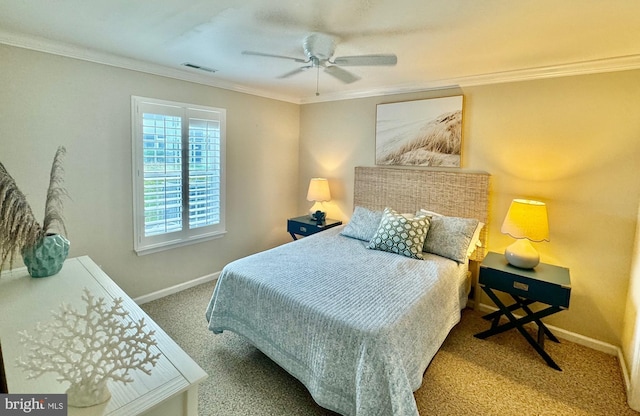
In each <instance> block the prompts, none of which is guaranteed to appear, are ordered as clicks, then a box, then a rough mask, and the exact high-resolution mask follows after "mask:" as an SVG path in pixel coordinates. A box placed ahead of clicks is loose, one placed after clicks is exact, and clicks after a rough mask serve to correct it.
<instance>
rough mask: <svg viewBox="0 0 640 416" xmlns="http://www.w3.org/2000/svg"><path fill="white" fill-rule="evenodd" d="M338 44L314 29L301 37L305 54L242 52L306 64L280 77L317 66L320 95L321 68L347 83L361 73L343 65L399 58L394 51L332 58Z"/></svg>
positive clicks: (388, 62) (389, 62)
mask: <svg viewBox="0 0 640 416" xmlns="http://www.w3.org/2000/svg"><path fill="white" fill-rule="evenodd" d="M335 48H336V40H335V38H334V37H333V36H330V35H326V34H324V33H312V34H310V35H308V36H306V37H305V38H304V40H303V41H302V49H303V50H304V54H305V56H306V58H295V57H291V56H284V55H274V54H270V53H263V52H254V51H243V52H242V54H243V55H254V56H265V57H269V58H280V59H289V60H292V61H294V62H299V63H301V64H304V65H303V66H300V67H299V68H296V69H294V70H293V71H289V72H287V73H285V74H283V75H280V76H279V77H278V78H288V77H290V76H292V75H296V74H299V73H301V72H304V71H307V70H309V69H313V68H316V71H317V75H316V95H320V94H319V93H318V81H319V74H320V69H321V68H322V70H323V71H324V72H326V73H327V74H329V75H331V76H333V77H334V78H336V79H338V80H340V81H342V82H344V83H345V84H350V83H352V82H355V81H357V80H359V79H360V77H359V76H357V75H355V74H353V73H351V72H349V71H347V70H346V69H343V68H342V67H343V66H392V65H395V64H396V63H397V62H398V58H397V57H396V55H393V54H377V55H356V56H340V57H336V58H333V54H334V53H335Z"/></svg>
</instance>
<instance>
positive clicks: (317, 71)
mask: <svg viewBox="0 0 640 416" xmlns="http://www.w3.org/2000/svg"><path fill="white" fill-rule="evenodd" d="M318 85H320V66H316V97H317V96H318V95H320V93H319V92H318Z"/></svg>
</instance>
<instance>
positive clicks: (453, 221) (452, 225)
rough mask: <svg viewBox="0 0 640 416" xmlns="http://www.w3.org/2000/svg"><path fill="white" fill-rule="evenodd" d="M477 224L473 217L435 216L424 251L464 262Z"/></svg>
mask: <svg viewBox="0 0 640 416" xmlns="http://www.w3.org/2000/svg"><path fill="white" fill-rule="evenodd" d="M477 226H478V220H476V219H473V218H459V217H445V216H440V217H438V216H433V217H432V218H431V224H430V225H429V232H428V233H427V238H426V239H425V242H424V251H426V252H427V253H432V254H437V255H439V256H442V257H446V258H448V259H451V260H455V261H457V262H458V263H464V262H465V261H467V258H468V257H467V252H468V250H469V246H470V244H471V241H472V239H473V234H474V232H475V230H476V227H477Z"/></svg>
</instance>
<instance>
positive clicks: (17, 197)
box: [0, 146, 68, 271]
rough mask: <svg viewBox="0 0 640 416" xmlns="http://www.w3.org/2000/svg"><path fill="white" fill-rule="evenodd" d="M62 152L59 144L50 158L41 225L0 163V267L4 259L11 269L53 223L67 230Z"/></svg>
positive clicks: (45, 233)
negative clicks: (63, 215)
mask: <svg viewBox="0 0 640 416" xmlns="http://www.w3.org/2000/svg"><path fill="white" fill-rule="evenodd" d="M65 154H66V149H65V148H64V147H62V146H60V147H59V148H58V150H57V151H56V155H55V157H54V159H53V164H52V166H51V174H50V178H49V188H48V190H47V200H46V203H45V216H44V222H43V224H42V225H40V223H38V221H37V220H36V218H35V216H34V215H33V211H32V210H31V206H30V205H29V203H28V202H27V198H26V197H25V195H24V194H23V193H22V192H21V191H20V189H19V188H18V186H17V185H16V181H15V180H14V179H13V177H12V176H11V175H10V174H9V172H7V169H6V168H5V167H4V165H3V164H2V163H0V271H2V267H3V265H4V264H5V263H6V262H8V263H9V269H11V268H12V267H13V261H14V259H15V257H16V254H17V253H19V252H20V251H22V250H24V249H25V248H29V247H33V246H34V245H35V244H37V243H38V241H40V239H42V238H43V237H44V236H45V235H47V233H49V232H50V231H51V229H52V228H53V226H54V225H56V226H57V228H58V229H61V230H64V232H65V234H66V227H65V225H64V219H63V217H62V199H63V197H66V196H68V195H67V192H66V190H65V189H64V188H63V186H62V183H63V174H64V170H63V169H62V158H63V157H64V155H65Z"/></svg>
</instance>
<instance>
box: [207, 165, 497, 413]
mask: <svg viewBox="0 0 640 416" xmlns="http://www.w3.org/2000/svg"><path fill="white" fill-rule="evenodd" d="M488 183H489V175H488V174H486V173H484V172H467V171H450V170H447V171H439V170H426V169H421V170H418V169H401V168H387V167H385V168H378V167H357V168H356V169H355V183H354V185H355V186H354V207H355V208H356V209H355V210H354V215H353V216H352V219H351V221H350V223H353V224H352V225H354V226H353V227H350V225H349V224H347V225H346V226H341V227H335V228H332V229H329V230H326V231H323V232H321V233H317V234H314V235H312V236H309V237H306V238H304V239H300V240H298V241H295V242H291V243H288V244H284V245H282V246H279V247H276V248H273V249H271V250H267V251H264V252H261V253H257V254H254V255H251V256H249V257H246V258H243V259H240V260H236V261H234V262H232V263H229V264H228V265H227V266H225V268H224V269H223V271H222V272H221V274H220V277H219V279H218V283H217V284H216V287H215V289H214V293H213V295H212V298H211V301H210V303H209V305H208V307H207V310H206V317H207V320H208V322H209V329H210V330H211V331H213V332H214V333H220V332H222V331H225V330H230V331H233V332H235V333H237V334H240V335H242V336H244V337H246V338H247V339H248V340H249V341H250V342H251V343H252V344H254V345H255V346H256V347H257V348H258V349H260V350H261V351H262V352H263V353H265V354H266V355H267V356H269V357H270V358H271V359H272V360H273V361H275V362H276V363H278V364H279V365H280V366H281V367H282V368H284V369H285V370H286V371H288V372H289V373H290V374H291V375H293V376H294V377H296V378H297V379H298V380H300V381H301V382H302V383H303V384H304V385H305V386H306V388H307V389H308V390H309V392H310V393H311V395H312V397H313V398H314V400H315V401H316V402H317V403H318V404H319V405H321V406H323V407H325V408H327V409H330V410H332V411H335V412H338V413H340V414H343V415H347V416H351V415H354V416H356V415H357V416H362V415H367V416H369V415H397V416H400V415H411V416H414V415H417V414H418V410H417V406H416V403H415V399H414V397H413V392H414V391H415V390H417V389H418V388H419V387H420V384H421V382H422V377H423V373H424V371H425V370H426V368H427V366H428V364H429V362H430V361H431V360H432V358H433V357H434V355H435V354H436V352H437V351H438V349H439V347H440V345H441V344H442V342H443V341H444V340H445V338H446V336H447V334H448V333H449V331H450V330H451V329H452V328H453V326H455V324H457V323H458V322H459V320H460V310H461V309H462V308H464V306H465V305H466V302H467V295H468V293H469V283H468V281H469V278H468V275H469V273H468V270H469V261H478V260H481V259H482V258H483V257H484V250H485V247H486V227H475V229H474V231H475V234H474V237H475V240H477V244H476V241H475V240H474V241H473V249H472V250H471V249H469V248H467V249H466V250H465V254H464V256H463V257H464V259H462V258H458V259H457V260H454V259H451V258H448V257H445V256H443V255H439V254H437V253H433V252H432V251H436V252H437V251H438V250H441V248H442V247H445V246H446V244H439V245H437V247H436V246H434V245H433V244H432V247H435V248H434V249H433V250H431V249H430V250H429V251H428V252H421V253H419V254H417V256H418V257H422V258H421V259H416V258H412V254H409V255H402V254H398V253H397V252H393V251H392V250H386V249H380V247H374V248H376V249H370V246H371V245H375V244H374V241H378V238H377V237H379V235H380V234H379V233H380V230H381V228H382V224H383V223H384V222H385V221H387V220H388V219H389V218H391V219H394V220H397V221H400V222H403V221H405V220H402V218H400V217H401V215H400V213H404V214H405V215H404V216H403V218H406V219H407V220H406V221H410V222H411V223H412V224H413V223H415V224H419V223H422V222H423V220H424V218H425V217H427V218H428V221H429V222H430V224H431V226H433V227H434V228H433V229H432V230H437V229H438V228H437V227H435V225H434V224H440V225H442V224H445V223H447V224H448V223H449V221H450V219H451V218H453V219H456V220H457V221H458V222H460V221H463V222H465V224H466V223H469V222H470V221H471V220H473V221H475V223H484V224H486V223H487V220H488V219H487V205H488V196H487V195H488ZM389 207H393V208H394V209H395V212H391V210H389V209H387V208H389ZM421 210H423V211H424V210H427V212H426V213H425V212H421ZM363 212H366V213H367V215H372V213H374V214H375V215H378V214H380V212H382V214H381V215H382V218H383V221H380V223H379V225H376V226H375V227H373V228H375V229H371V227H372V226H371V225H370V224H369V226H368V228H367V229H368V231H367V232H373V236H374V237H372V238H371V239H370V240H367V238H368V237H369V236H368V235H367V236H362V237H361V238H360V237H359V236H358V235H357V234H358V232H359V231H362V229H358V228H357V227H356V226H355V225H357V224H360V225H362V224H365V223H366V221H365V222H362V221H361V220H363V219H365V220H367V221H373V220H371V219H370V218H369V217H367V216H364V217H363V216H361V214H362V213H363ZM407 214H410V215H407ZM438 214H439V215H441V216H442V218H439V219H438V220H437V221H436V220H434V218H436V216H438ZM375 218H377V217H375ZM399 218H400V219H399ZM465 219H470V220H469V221H467V220H465ZM348 227H350V228H348ZM445 228H446V227H445ZM466 228H468V227H466ZM354 230H355V231H356V235H354ZM440 231H441V232H442V231H443V229H442V228H440ZM478 231H479V232H478ZM429 232H430V231H429V230H428V229H427V231H426V234H427V236H426V237H425V239H424V240H422V242H420V243H419V246H420V247H421V248H422V247H423V244H424V248H425V249H426V248H427V243H428V241H427V240H428V237H429ZM434 235H435V232H434ZM420 238H421V237H420ZM432 243H433V242H432ZM420 251H421V250H420ZM445 254H447V253H445ZM414 257H415V256H414ZM449 257H451V256H449Z"/></svg>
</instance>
